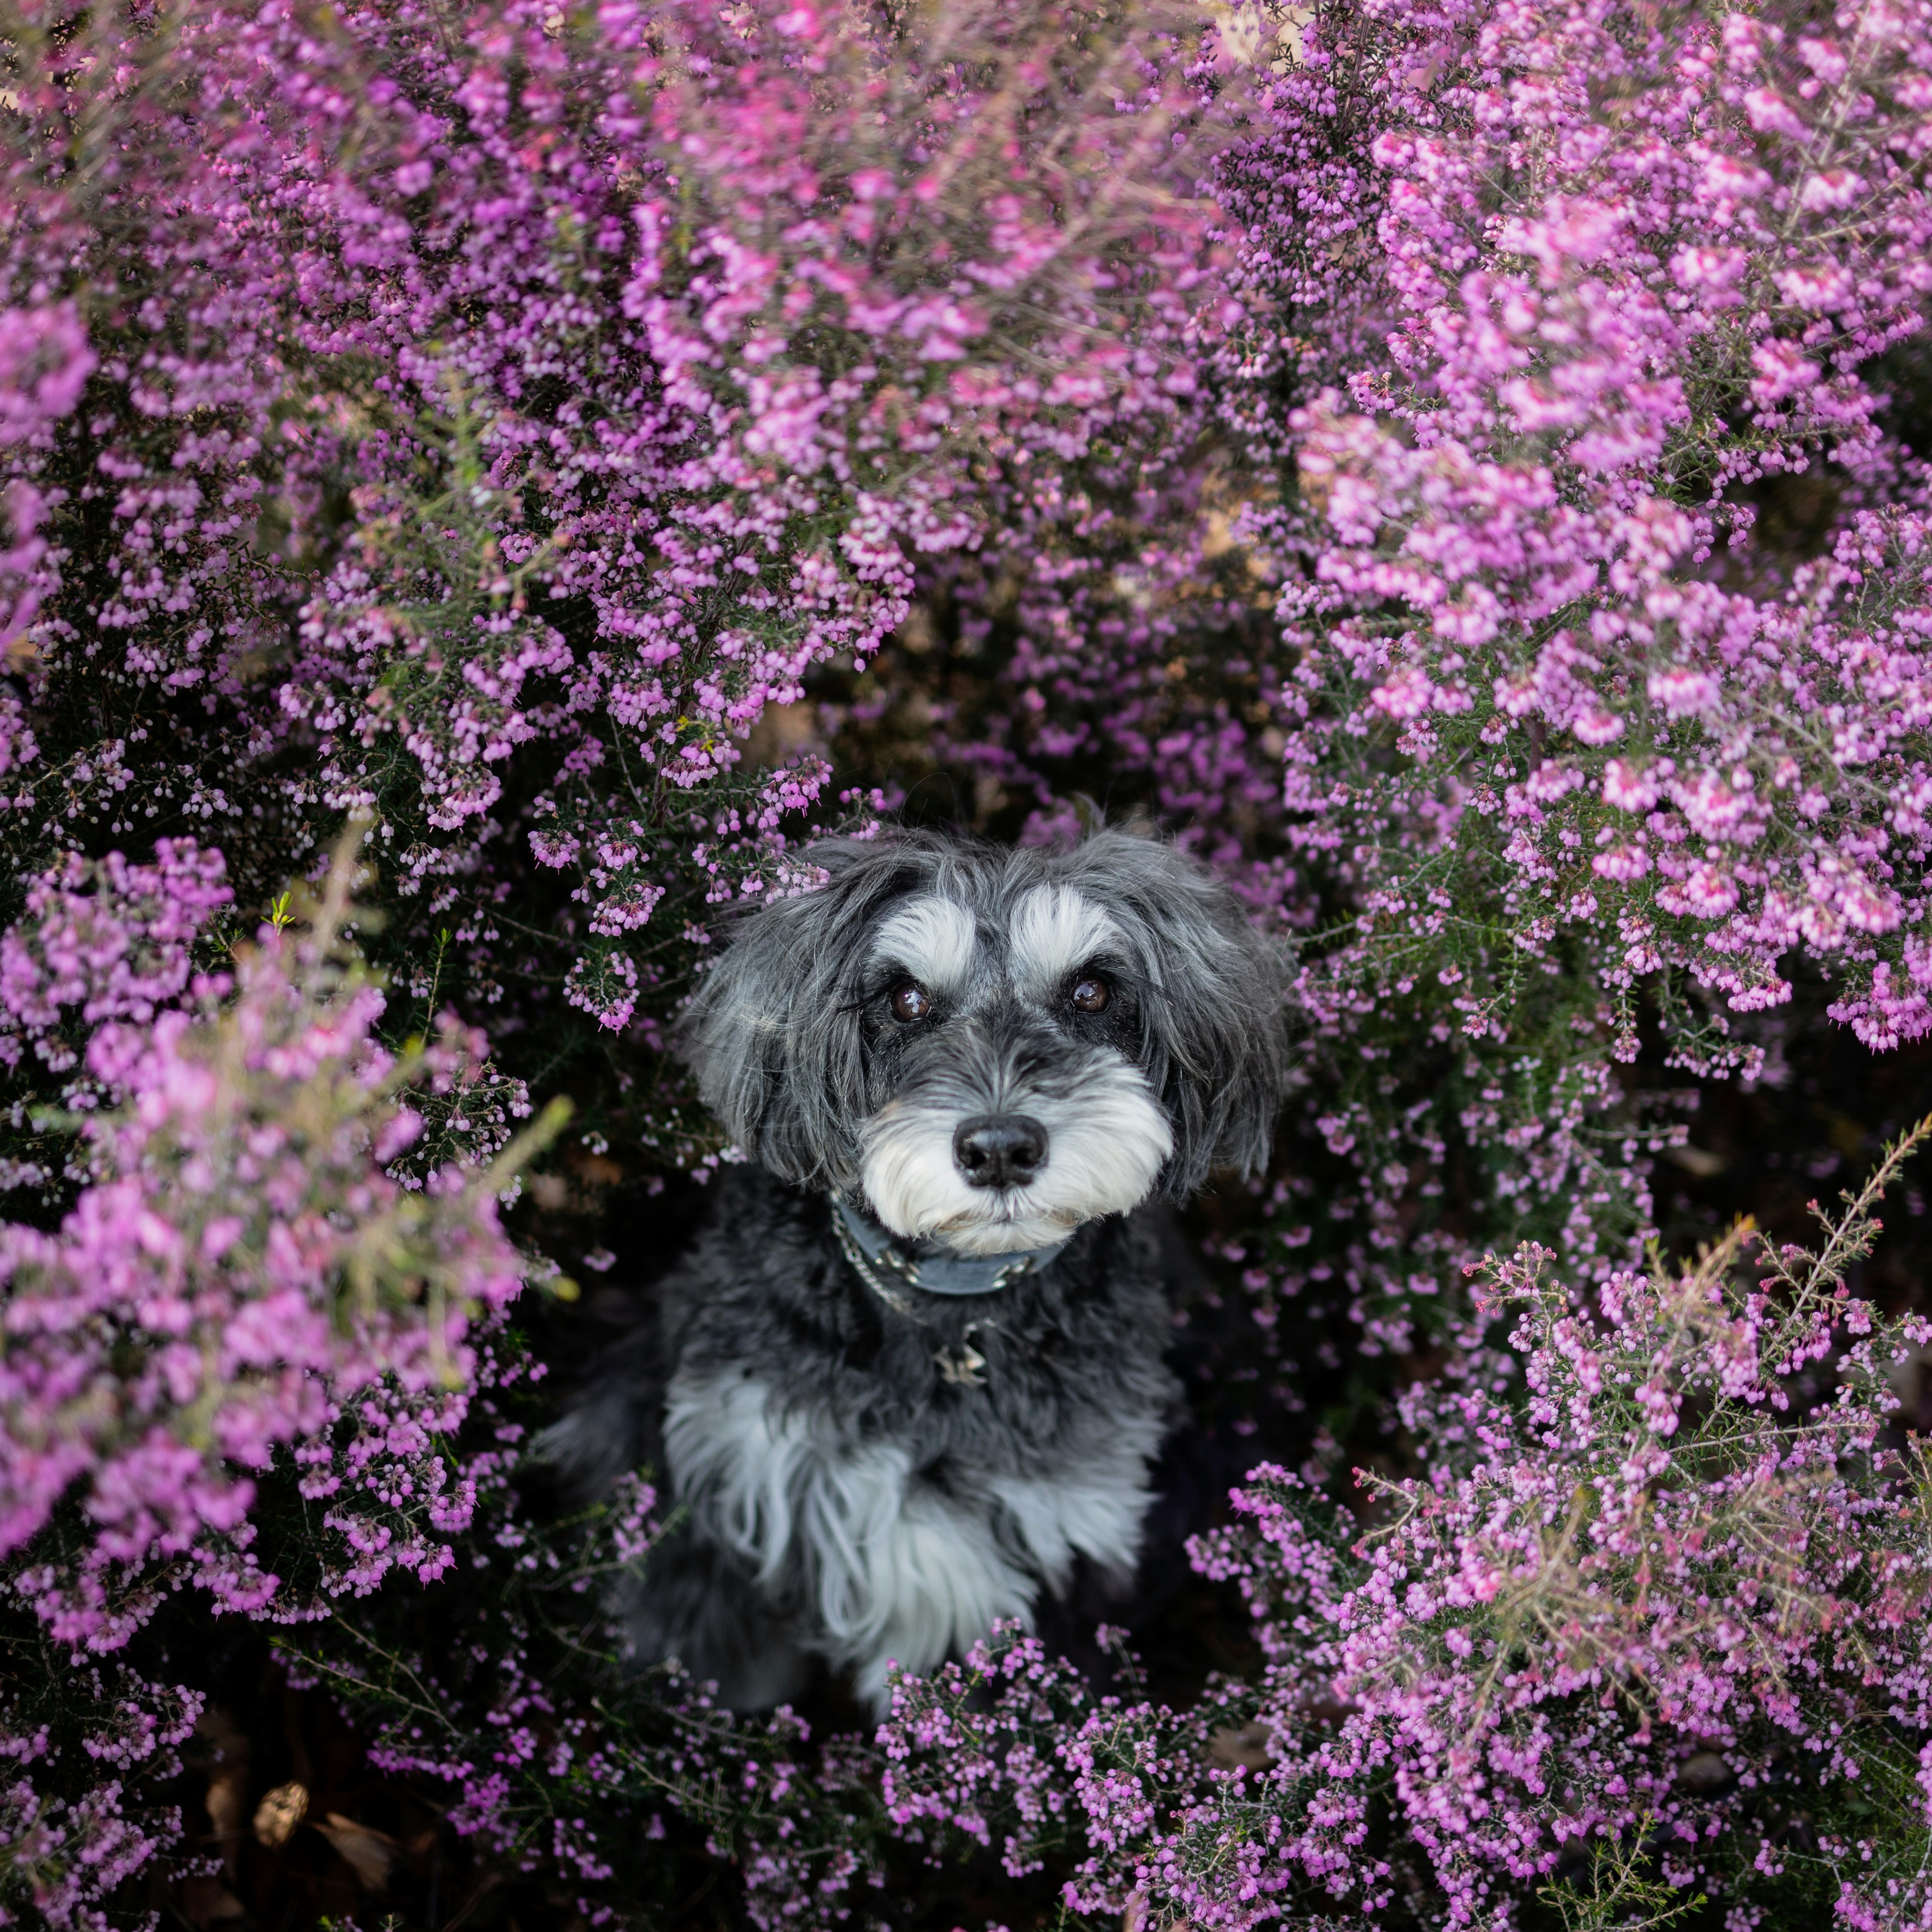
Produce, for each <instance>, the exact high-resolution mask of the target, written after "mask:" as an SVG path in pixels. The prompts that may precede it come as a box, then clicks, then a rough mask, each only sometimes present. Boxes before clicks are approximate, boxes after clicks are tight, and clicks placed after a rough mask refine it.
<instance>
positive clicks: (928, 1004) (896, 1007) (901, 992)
mask: <svg viewBox="0 0 1932 1932" xmlns="http://www.w3.org/2000/svg"><path fill="white" fill-rule="evenodd" d="M931 1012H932V995H930V994H929V993H928V992H926V989H925V988H924V987H923V986H914V985H913V983H912V982H911V981H910V980H907V982H906V983H905V984H904V986H898V987H895V988H894V989H893V990H892V1018H893V1019H895V1020H922V1019H925V1018H926V1015H927V1014H928V1013H931Z"/></svg>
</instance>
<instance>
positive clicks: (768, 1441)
mask: <svg viewBox="0 0 1932 1932" xmlns="http://www.w3.org/2000/svg"><path fill="white" fill-rule="evenodd" d="M808 856H810V858H811V859H812V860H813V861H814V862H815V863H816V864H817V865H820V866H822V867H823V868H824V869H825V870H826V871H827V872H828V873H829V875H830V877H829V883H827V884H826V885H825V886H823V888H822V889H819V890H817V891H814V892H810V893H808V894H805V895H802V896H800V897H797V898H785V899H779V900H776V901H773V902H772V903H771V904H768V905H766V906H765V907H763V908H762V909H760V910H758V911H757V912H755V913H752V914H751V915H750V916H748V918H747V919H745V921H744V922H743V924H742V927H741V929H739V933H738V935H737V937H736V938H735V939H734V941H733V943H732V944H730V946H729V947H728V948H727V950H725V952H724V955H723V956H722V957H721V959H720V960H719V961H718V964H717V965H716V966H715V968H713V969H712V971H710V972H709V974H707V975H706V977H705V978H704V979H703V982H702V983H701V985H700V989H699V991H698V992H697V996H696V998H695V999H694V1001H693V1004H692V1006H691V1010H690V1011H689V1013H688V1018H687V1019H686V1021H685V1023H684V1029H683V1033H682V1043H683V1046H684V1049H685V1052H686V1053H687V1054H688V1057H689V1058H690V1059H691V1062H692V1064H693V1065H694V1068H695V1070H696V1071H697V1076H698V1079H699V1082H700V1087H701V1089H702V1091H703V1095H704V1097H705V1099H706V1101H707V1102H708V1103H709V1104H710V1106H712V1108H713V1109H715V1112H717V1114H718V1117H719V1118H720V1119H721V1120H722V1121H723V1122H724V1124H725V1126H726V1127H727V1130H728V1131H729V1132H730V1134H731V1136H733V1139H735V1140H736V1142H737V1143H738V1144H739V1146H741V1147H742V1148H744V1149H745V1151H747V1153H748V1154H749V1156H750V1164H749V1165H748V1166H746V1167H745V1168H743V1169H738V1170H736V1171H735V1172H732V1173H731V1174H730V1175H729V1176H728V1178H726V1179H724V1181H722V1182H721V1184H720V1186H719V1198H718V1201H717V1202H716V1205H715V1208H714V1209H713V1210H712V1213H711V1214H710V1216H709V1220H708V1221H707V1223H706V1226H704V1228H703V1230H702V1232H700V1235H698V1237H697V1240H696V1241H695V1243H694V1245H693V1247H692V1248H691V1251H690V1252H689V1253H688V1254H687V1255H686V1256H685V1257H684V1258H683V1259H682V1261H681V1262H679V1263H678V1264H677V1265H676V1266H675V1267H674V1268H673V1270H672V1271H671V1272H670V1275H669V1276H668V1277H667V1279H666V1280H664V1282H663V1283H661V1286H660V1289H659V1291H658V1295H657V1298H656V1307H655V1317H654V1319H652V1322H650V1323H649V1325H648V1326H647V1327H646V1328H644V1329H643V1330H640V1331H639V1332H637V1334H634V1335H633V1336H631V1337H629V1338H628V1340H626V1341H625V1342H624V1343H622V1344H620V1345H619V1346H618V1347H617V1348H616V1349H614V1350H613V1351H612V1352H610V1355H609V1356H608V1357H607V1359H606V1360H605V1361H604V1363H603V1364H601V1366H600V1368H599V1370H598V1373H597V1374H596V1375H595V1377H594V1378H593V1379H592V1382H591V1385H590V1386H589V1388H588V1389H587V1391H586V1393H585V1394H584V1396H583V1397H582V1398H581V1399H580V1401H579V1403H577V1406H575V1407H574V1409H572V1410H571V1412H570V1413H569V1414H568V1415H567V1416H566V1417H565V1419H564V1420H563V1421H562V1422H561V1423H559V1424H558V1425H556V1427H554V1428H553V1430H550V1432H549V1433H548V1436H547V1438H546V1439H545V1448H546V1449H547V1454H549V1455H550V1457H551V1458H552V1459H553V1460H556V1461H557V1462H559V1463H562V1464H563V1465H564V1466H565V1468H566V1469H568V1471H569V1472H571V1475H573V1476H574V1478H575V1480H576V1481H577V1483H578V1484H580V1486H582V1487H584V1488H586V1489H589V1490H595V1489H597V1488H598V1487H603V1486H604V1485H607V1484H608V1483H609V1482H610V1481H613V1480H614V1479H615V1478H616V1476H617V1475H619V1473H620V1472H622V1471H623V1470H625V1469H628V1468H631V1467H634V1466H637V1465H638V1464H639V1463H651V1464H652V1465H653V1466H655V1469H657V1471H658V1473H659V1475H660V1478H667V1479H668V1483H669V1486H670V1490H671V1491H672V1493H673V1495H674V1496H675V1499H676V1502H677V1503H678V1505H680V1507H681V1511H682V1524H681V1527H680V1528H679V1529H678V1530H677V1531H676V1533H674V1534H673V1535H672V1536H671V1537H670V1538H667V1539H666V1540H665V1541H664V1542H662V1543H661V1544H659V1545H658V1547H656V1548H655V1550H653V1551H652V1553H651V1555H650V1556H649V1559H648V1560H647V1563H646V1567H645V1568H644V1571H643V1574H641V1575H640V1577H637V1578H636V1579H635V1580H634V1581H633V1582H631V1583H630V1584H628V1585H627V1586H626V1594H625V1598H624V1601H623V1602H622V1606H621V1609H622V1616H623V1621H624V1623H625V1628H626V1630H627V1632H628V1638H629V1641H630V1643H631V1646H632V1648H633V1649H634V1654H635V1655H636V1656H637V1658H638V1659H639V1660H640V1661H645V1662H650V1661H659V1660H662V1659H666V1658H677V1659H679V1660H680V1661H682V1664H684V1665H685V1667H686V1668H687V1669H688V1670H690V1671H691V1673H693V1674H694V1675H695V1676H698V1677H700V1678H715V1679H717V1680H718V1684H719V1687H720V1694H721V1697H722V1698H723V1699H724V1701H726V1702H727V1703H729V1704H731V1705H733V1706H736V1707H738V1708H739V1709H756V1708H758V1707H760V1706H766V1705H769V1704H771V1703H775V1702H777V1701H778V1700H780V1699H781V1698H783V1697H789V1696H792V1695H793V1694H796V1691H798V1690H799V1688H801V1686H802V1684H803V1682H805V1679H806V1678H807V1676H808V1675H809V1674H810V1673H811V1670H813V1669H814V1664H815V1661H823V1662H826V1663H829V1664H830V1665H831V1666H832V1667H834V1668H835V1669H838V1670H849V1671H850V1673H852V1676H853V1681H854V1683H855V1686H856V1690H857V1691H858V1692H859V1695H860V1696H861V1697H864V1698H865V1699H866V1700H868V1701H869V1702H870V1703H871V1704H872V1705H873V1706H874V1707H875V1708H877V1707H878V1706H881V1705H882V1704H883V1703H884V1701H885V1700H886V1672H887V1666H888V1664H889V1661H892V1660H896V1661H898V1663H900V1664H902V1665H904V1666H905V1667H907V1668H908V1669H910V1670H914V1671H925V1670H929V1669H930V1668H932V1667H933V1666H934V1665H935V1664H938V1663H939V1662H940V1661H941V1660H942V1659H943V1658H945V1657H946V1656H947V1655H948V1653H949V1652H956V1651H959V1650H960V1649H963V1648H964V1647H965V1646H967V1645H968V1644H970V1643H971V1642H972V1641H973V1640H974V1639H976V1638H977V1637H981V1636H983V1635H984V1634H986V1631H987V1630H988V1628H989V1626H990V1625H992V1622H994V1620H995V1619H998V1618H1016V1619H1022V1620H1028V1621H1030V1620H1031V1617H1032V1616H1033V1613H1034V1608H1035V1606H1036V1604H1037V1602H1038V1601H1039V1598H1040V1593H1041V1592H1042V1591H1043V1590H1046V1591H1049V1592H1054V1593H1055V1594H1056V1595H1058V1594H1059V1593H1061V1592H1064V1591H1065V1590H1066V1589H1067V1587H1068V1585H1069V1583H1070V1579H1071V1578H1072V1577H1073V1575H1074V1574H1075V1571H1076V1568H1080V1569H1084V1570H1085V1571H1086V1572H1088V1574H1099V1575H1100V1576H1101V1577H1108V1578H1112V1579H1113V1580H1116V1581H1118V1582H1119V1583H1122V1584H1124V1583H1126V1582H1127V1580H1130V1579H1131V1577H1132V1574H1133V1571H1134V1568H1135V1565H1136V1562H1137V1560H1138V1558H1139V1553H1140V1548H1141V1543H1142V1535H1143V1524H1144V1520H1145V1517H1146V1514H1147V1511H1148V1505H1149V1502H1150V1499H1151V1489H1150V1474H1149V1472H1150V1466H1151V1463H1152V1461H1153V1459H1154V1456H1155V1454H1156V1451H1157V1448H1158V1447H1159V1445H1160V1442H1161V1439H1162V1437H1163V1434H1164V1433H1165V1432H1166V1430H1167V1428H1168V1427H1169V1424H1170V1421H1172V1416H1173V1412H1174V1410H1175V1404H1176V1402H1177V1398H1178V1385H1177V1383H1176V1382H1175V1379H1174V1377H1173V1376H1172V1374H1171V1373H1170V1372H1169V1370H1168V1368H1167V1367H1166V1365H1165V1364H1164V1362H1163V1352H1164V1349H1165V1346H1166V1343H1167V1340H1168V1339H1169V1335H1170V1334H1171V1332H1172V1315H1171V1313H1170V1309H1169V1294H1168V1280H1167V1271H1166V1268H1165V1267H1164V1265H1163V1259H1162V1248H1163V1243H1162V1239H1161V1234H1160V1226H1159V1224H1158V1217H1159V1215H1160V1210H1159V1209H1158V1208H1156V1207H1155V1206H1154V1205H1153V1204H1154V1203H1157V1202H1160V1201H1162V1200H1167V1201H1178V1200H1181V1199H1185V1198H1186V1197H1187V1196H1189V1195H1190V1194H1191V1193H1193V1192H1195V1191H1196V1190H1197V1189H1199V1187H1200V1186H1201V1185H1202V1183H1203V1181H1205V1179H1206V1178H1207V1177H1208V1174H1209V1172H1210V1171H1211V1169H1216V1168H1227V1169H1235V1170H1238V1171H1241V1172H1253V1170H1255V1169H1256V1168H1258V1167H1259V1166H1260V1164H1261V1163H1262V1162H1263V1161H1264V1160H1265V1158H1266V1156H1267V1153H1268V1142H1269V1136H1270V1132H1271V1127H1272V1125H1273V1122H1274V1115H1275V1112H1276V1109H1277V1106H1278V1105H1279V1103H1280V1095H1281V1090H1282V1080H1283V1022H1282V983H1281V971H1280V963H1279V960H1278V959H1277V956H1276V954H1275V953H1274V951H1273V950H1272V949H1271V947H1270V946H1269V945H1268V943H1267V942H1266V941H1264V940H1263V939H1262V937H1261V936H1260V935H1259V934H1258V933H1257V932H1256V930H1255V929H1254V928H1253V926H1252V925H1251V924H1250V922H1249V921H1248V920H1247V919H1246V917H1244V915H1243V913H1242V912H1241V908H1240V907H1239V906H1238V904H1237V903H1236V901H1235V899H1234V898H1232V895H1230V894H1229V892H1227V891H1226V889H1225V888H1223V886H1220V885H1218V884H1217V883H1215V882H1214V880H1212V879H1211V878H1210V877H1209V876H1208V874H1206V873H1205V871H1203V870H1202V868H1200V867H1199V866H1198V865H1196V864H1194V863H1193V862H1192V861H1191V860H1190V859H1187V858H1186V857H1185V856H1183V855H1182V854H1181V853H1178V852H1177V851H1176V850H1175V849H1174V848H1173V847H1171V846H1169V845H1166V844H1162V843H1160V842H1158V841H1156V840H1154V839H1152V838H1141V837H1138V836H1135V835H1131V834H1129V833H1127V832H1121V831H1118V830H1106V831H1102V832H1097V833H1096V834H1095V835H1093V836H1091V837H1090V838H1088V839H1086V840H1085V842H1083V843H1082V844H1079V846H1077V847H1074V848H1073V849H1071V850H1007V849H1004V848H1001V847H992V846H989V845H986V844H978V843H975V842H972V841H967V840H965V839H962V838H953V837H944V836H935V835H926V834H919V833H904V834H901V835H889V836H887V837H886V838H882V839H880V840H879V841H877V842H874V843H867V842H862V841H850V842H844V841H838V842H831V843H827V844H820V845H819V846H817V847H814V848H813V849H812V850H811V853H810V854H809V855H808Z"/></svg>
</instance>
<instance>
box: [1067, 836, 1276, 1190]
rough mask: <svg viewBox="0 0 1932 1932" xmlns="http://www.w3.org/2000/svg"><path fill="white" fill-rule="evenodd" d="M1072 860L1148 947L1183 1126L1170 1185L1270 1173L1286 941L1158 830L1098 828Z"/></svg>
mask: <svg viewBox="0 0 1932 1932" xmlns="http://www.w3.org/2000/svg"><path fill="white" fill-rule="evenodd" d="M1066 877H1067V883H1069V884H1070V885H1072V886H1075V887H1076V888H1077V889H1079V891H1080V892H1082V894H1084V895H1085V896H1086V897H1087V898H1090V899H1092V900H1094V901H1095V902H1096V903H1097V904H1101V905H1104V906H1106V907H1108V908H1109V910H1112V912H1114V913H1115V917H1116V919H1117V920H1118V923H1119V924H1120V926H1121V929H1122V930H1123V932H1125V933H1127V935H1129V937H1130V944H1131V945H1133V947H1134V948H1135V949H1136V951H1137V952H1139V953H1140V955H1141V957H1140V958H1139V959H1137V960H1136V968H1137V970H1138V971H1139V972H1140V974H1142V977H1143V978H1144V979H1145V981H1146V989H1145V998H1144V1000H1143V1002H1142V1005H1143V1016H1142V1028H1143V1031H1144V1046H1143V1049H1142V1053H1143V1059H1144V1061H1145V1067H1146V1071H1147V1076H1148V1080H1149V1082H1150V1083H1151V1085H1152V1086H1153V1087H1154V1091H1155V1092H1156V1093H1157V1094H1159V1095H1160V1099H1161V1103H1162V1105H1163V1106H1164V1107H1166V1109H1167V1113H1168V1118H1169V1120H1170V1121H1172V1123H1173V1124H1174V1136H1175V1147H1174V1154H1173V1157H1172V1159H1171V1160H1169V1163H1168V1166H1167V1169H1166V1173H1165V1175H1163V1180H1162V1191H1163V1193H1165V1194H1166V1195H1167V1196H1169V1198H1171V1199H1175V1200H1182V1199H1186V1198H1187V1196H1189V1195H1190V1194H1193V1193H1195V1192H1196V1191H1197V1190H1199V1187H1201V1185H1202V1183H1203V1182H1204V1181H1205V1180H1206V1179H1207V1178H1208V1174H1209V1172H1211V1170H1212V1169H1215V1168H1217V1167H1228V1168H1233V1169H1237V1170H1238V1172H1241V1173H1242V1174H1244V1175H1250V1174H1254V1173H1256V1172H1259V1170H1260V1169H1262V1167H1263V1166H1265V1164H1266V1163H1267V1160H1268V1149H1269V1148H1270V1146H1271V1145H1272V1144H1273V1142H1274V1124H1275V1118H1276V1116H1277V1114H1278V1113H1279V1112H1280V1109H1281V1103H1282V1097H1283V1090H1284V1088H1285V1085H1286V1080H1287V1070H1288V1068H1287V1041H1286V1013H1285V1002H1286V963H1285V956H1284V955H1283V951H1282V950H1281V948H1280V947H1279V946H1277V945H1276V944H1274V943H1273V942H1271V941H1269V940H1268V938H1266V937H1265V935H1263V934H1262V933H1261V932H1259V931H1258V930H1257V929H1256V927H1255V925H1254V923H1253V921H1252V920H1250V919H1249V918H1248V916H1247V913H1245V912H1244V911H1243V910H1242V909H1241V903H1240V901H1238V900H1237V899H1236V898H1235V895H1234V894H1233V893H1232V892H1229V889H1227V887H1226V886H1225V885H1223V884H1222V883H1220V881H1219V880H1217V879H1215V878H1214V877H1213V876H1212V875H1211V874H1210V873H1209V872H1208V871H1207V870H1206V869H1205V868H1204V867H1203V866H1202V865H1198V864H1197V863H1196V862H1195V861H1194V860H1193V859H1190V858H1188V857H1187V856H1185V855H1184V853H1180V852H1178V851H1177V850H1175V848H1174V847H1172V846H1171V845H1168V844H1163V843H1162V842H1160V841H1159V840H1157V839H1154V838H1145V837H1142V836H1140V835H1137V834H1136V833H1133V832H1118V831H1112V830H1109V831H1103V832H1096V833H1095V834H1094V835H1093V836H1092V837H1091V838H1088V840H1086V841H1085V843H1084V844H1080V845H1079V846H1076V847H1075V848H1074V850H1073V851H1072V852H1071V853H1069V854H1068V856H1067V874H1066Z"/></svg>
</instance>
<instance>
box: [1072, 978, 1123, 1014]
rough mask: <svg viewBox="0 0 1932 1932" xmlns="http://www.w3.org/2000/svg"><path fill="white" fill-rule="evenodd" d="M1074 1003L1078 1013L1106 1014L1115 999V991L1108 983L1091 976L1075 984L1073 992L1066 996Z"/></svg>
mask: <svg viewBox="0 0 1932 1932" xmlns="http://www.w3.org/2000/svg"><path fill="white" fill-rule="evenodd" d="M1113 997H1114V989H1112V987H1111V986H1109V985H1108V984H1107V983H1106V980H1103V979H1100V978H1099V977H1097V976H1095V975H1094V974H1088V976H1087V977H1085V979H1083V980H1075V981H1074V983H1073V991H1072V992H1070V993H1069V994H1068V995H1067V998H1069V999H1070V1000H1071V1001H1073V1009H1074V1010H1075V1012H1076V1013H1105V1012H1106V1010H1107V1007H1108V1004H1109V1002H1110V1001H1112V998H1113Z"/></svg>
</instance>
